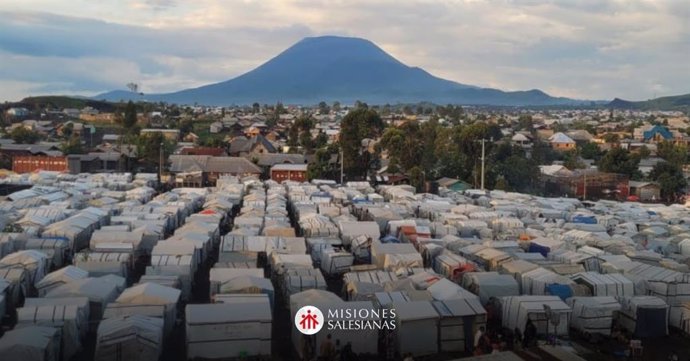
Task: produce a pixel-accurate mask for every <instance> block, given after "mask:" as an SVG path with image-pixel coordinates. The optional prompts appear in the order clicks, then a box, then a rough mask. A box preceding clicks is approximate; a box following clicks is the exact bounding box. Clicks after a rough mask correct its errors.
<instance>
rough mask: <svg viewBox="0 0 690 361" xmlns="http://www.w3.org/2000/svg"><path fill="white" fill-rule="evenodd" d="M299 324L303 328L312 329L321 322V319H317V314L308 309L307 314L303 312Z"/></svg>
mask: <svg viewBox="0 0 690 361" xmlns="http://www.w3.org/2000/svg"><path fill="white" fill-rule="evenodd" d="M299 324H300V326H302V328H303V329H305V330H310V329H314V328H316V326H317V325H318V324H319V321H318V320H317V316H316V315H312V314H311V310H307V314H306V315H305V314H302V320H301V321H300V322H299Z"/></svg>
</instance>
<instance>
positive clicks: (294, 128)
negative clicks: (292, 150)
mask: <svg viewBox="0 0 690 361" xmlns="http://www.w3.org/2000/svg"><path fill="white" fill-rule="evenodd" d="M298 144H299V126H298V125H297V124H296V123H293V124H292V125H291V126H290V128H288V137H287V145H288V146H290V147H296V146H297V145H298Z"/></svg>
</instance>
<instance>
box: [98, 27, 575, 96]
mask: <svg viewBox="0 0 690 361" xmlns="http://www.w3.org/2000/svg"><path fill="white" fill-rule="evenodd" d="M94 98H95V99H106V100H113V101H119V100H129V99H134V100H142V96H140V95H139V94H135V93H129V92H123V91H115V92H108V93H104V94H101V95H98V96H96V97H94ZM143 98H144V99H145V100H147V101H166V102H171V103H178V104H194V103H198V104H207V105H232V104H251V103H253V102H259V103H275V102H278V101H281V102H283V103H287V104H304V105H310V104H316V103H318V102H320V101H327V102H332V101H336V100H337V101H340V102H343V103H353V102H355V101H356V100H361V101H364V102H368V103H370V104H384V103H417V102H422V101H428V102H434V103H439V104H447V103H453V104H466V105H507V106H520V105H569V104H578V103H580V102H578V101H575V100H571V99H566V98H556V97H552V96H550V95H548V94H546V93H544V92H542V91H540V90H528V91H514V92H506V91H502V90H498V89H488V88H479V87H476V86H471V85H466V84H461V83H457V82H454V81H450V80H445V79H441V78H439V77H436V76H434V75H432V74H430V73H428V72H426V71H425V70H423V69H420V68H417V67H411V66H408V65H405V64H403V63H402V62H400V61H399V60H397V59H395V58H394V57H392V56H391V55H389V54H388V53H386V52H385V51H383V50H382V49H381V48H379V47H378V46H376V45H375V44H374V43H372V42H370V41H368V40H365V39H359V38H346V37H335V36H323V37H315V38H305V39H303V40H301V41H299V42H298V43H296V44H295V45H293V46H291V47H290V48H288V49H287V50H285V51H283V52H282V53H280V54H278V55H277V56H276V57H274V58H272V59H270V60H269V61H267V62H266V63H264V64H262V65H260V66H259V67H257V68H256V69H254V70H252V71H249V72H247V73H245V74H242V75H240V76H238V77H236V78H234V79H231V80H228V81H224V82H220V83H215V84H210V85H205V86H202V87H199V88H194V89H185V90H181V91H178V92H173V93H168V94H147V95H145V96H144V97H143Z"/></svg>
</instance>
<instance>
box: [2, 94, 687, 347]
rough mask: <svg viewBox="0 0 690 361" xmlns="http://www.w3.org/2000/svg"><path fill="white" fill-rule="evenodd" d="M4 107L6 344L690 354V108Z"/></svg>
mask: <svg viewBox="0 0 690 361" xmlns="http://www.w3.org/2000/svg"><path fill="white" fill-rule="evenodd" d="M2 124H3V138H2V139H1V140H0V154H1V155H2V158H1V162H2V163H1V164H2V168H4V169H3V170H2V175H1V178H0V189H1V190H2V193H1V194H2V200H1V201H0V209H2V213H0V214H1V215H2V217H0V221H1V222H2V223H1V224H0V226H1V227H2V232H1V233H0V315H2V316H3V318H2V330H1V331H0V333H2V334H3V335H2V336H1V337H0V359H2V360H3V361H4V360H11V361H14V360H22V361H24V360H37V361H58V360H63V361H67V360H74V361H80V360H117V361H122V360H128V361H130V360H142V361H143V360H246V359H266V360H268V359H272V360H314V359H319V360H412V359H415V360H417V359H422V360H455V359H461V358H462V359H466V360H529V361H532V360H534V361H536V360H613V359H638V360H659V359H666V358H667V357H669V359H672V358H673V357H675V359H678V357H688V356H689V355H690V347H689V346H688V345H689V343H688V338H687V337H688V334H690V323H689V322H688V320H690V207H688V205H687V204H686V203H685V202H686V195H687V192H688V183H687V179H688V175H689V173H690V167H689V166H688V161H689V159H688V145H689V143H690V134H688V132H690V119H689V118H688V111H687V107H686V108H683V107H676V108H675V109H666V110H659V109H639V108H631V107H620V106H617V104H616V102H612V103H609V104H591V105H589V106H575V107H489V106H457V105H437V104H432V103H418V104H398V105H382V106H381V105H373V104H372V105H368V104H366V103H364V102H359V101H358V102H355V103H353V104H345V103H343V104H341V103H339V102H334V103H330V104H329V103H326V102H321V103H320V104H317V105H314V106H293V105H289V104H282V103H277V104H259V103H254V104H253V105H251V106H232V107H209V106H198V105H196V106H178V105H174V104H167V103H153V102H145V101H139V102H132V101H128V102H125V101H122V102H107V101H100V100H93V99H78V98H68V97H35V98H26V99H24V100H22V101H20V102H16V103H6V104H5V105H4V106H3V108H2ZM310 307H311V308H313V309H314V310H318V309H320V310H321V311H319V312H322V314H321V316H320V317H324V318H325V320H320V323H319V322H316V323H313V324H307V323H304V324H302V325H300V324H299V322H297V320H298V319H299V318H300V317H302V319H303V320H304V319H306V317H307V315H306V314H300V312H302V311H301V310H303V309H305V308H307V309H308V310H309V311H308V312H310V313H309V317H311V318H310V320H315V321H319V319H318V318H314V317H315V316H312V314H311V312H312V311H311V309H310ZM342 309H347V310H348V311H349V310H352V312H351V313H350V314H352V315H365V316H366V317H361V318H360V317H355V316H353V317H346V318H342V319H331V317H332V315H335V314H337V312H336V311H333V310H342ZM314 312H315V311H314ZM379 314H388V315H389V316H390V317H391V319H390V320H383V319H381V318H376V317H373V316H369V315H379ZM314 315H317V313H316V312H315V313H314ZM323 315H328V316H327V317H326V316H323ZM293 320H295V323H294V324H293ZM317 324H319V325H321V327H326V328H325V329H323V330H321V331H318V330H316V332H311V330H309V329H306V328H308V326H307V325H309V327H315V326H316V325H317ZM324 325H325V326H324ZM343 325H344V326H343ZM363 325H365V326H363ZM376 325H386V327H379V328H377V327H374V326H376ZM300 327H301V328H300Z"/></svg>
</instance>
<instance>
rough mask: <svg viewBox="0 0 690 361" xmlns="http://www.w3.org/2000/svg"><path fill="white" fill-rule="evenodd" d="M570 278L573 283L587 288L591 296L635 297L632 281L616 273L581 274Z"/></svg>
mask: <svg viewBox="0 0 690 361" xmlns="http://www.w3.org/2000/svg"><path fill="white" fill-rule="evenodd" d="M570 278H571V279H572V280H573V281H575V283H578V284H583V285H585V286H587V287H589V288H590V290H591V291H592V292H591V294H592V295H593V296H613V297H631V296H634V295H635V287H634V285H633V283H632V281H631V280H629V279H627V278H625V276H623V275H621V274H618V273H611V274H600V273H597V272H582V273H578V274H576V275H573V276H571V277H570Z"/></svg>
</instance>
